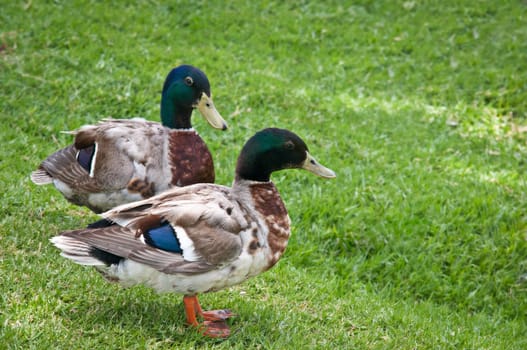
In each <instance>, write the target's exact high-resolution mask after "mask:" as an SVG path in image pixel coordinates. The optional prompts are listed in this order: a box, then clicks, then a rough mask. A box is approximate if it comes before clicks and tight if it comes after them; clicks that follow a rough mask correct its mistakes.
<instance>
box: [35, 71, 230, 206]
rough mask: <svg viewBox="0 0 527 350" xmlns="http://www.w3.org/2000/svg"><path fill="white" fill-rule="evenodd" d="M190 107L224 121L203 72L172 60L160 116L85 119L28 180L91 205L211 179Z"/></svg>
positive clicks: (218, 124)
mask: <svg viewBox="0 0 527 350" xmlns="http://www.w3.org/2000/svg"><path fill="white" fill-rule="evenodd" d="M194 108H198V110H199V111H200V112H201V114H202V115H203V116H204V117H205V118H206V119H207V121H208V122H209V123H210V125H211V126H212V127H214V128H218V129H222V130H225V129H226V128H227V124H226V123H225V121H224V120H223V118H222V117H221V115H220V114H219V113H218V111H217V110H216V108H215V107H214V103H213V102H212V99H211V93H210V84H209V80H208V79H207V76H206V75H205V73H203V72H202V71H201V70H199V69H198V68H196V67H193V66H189V65H182V66H179V67H177V68H174V69H173V70H172V71H171V72H170V73H169V74H168V76H167V78H166V80H165V83H164V85H163V92H162V96H161V121H162V124H159V123H156V122H149V121H146V120H144V119H141V118H134V119H106V120H103V121H101V122H99V123H98V124H96V125H85V126H83V127H81V128H80V129H78V130H76V131H73V132H72V133H73V134H74V135H75V142H74V143H73V145H70V146H68V147H66V148H63V149H61V150H59V151H57V152H56V153H53V154H52V155H50V156H49V157H48V158H47V159H46V160H44V161H43V162H42V164H40V166H39V168H38V170H36V171H34V172H33V173H32V174H31V180H32V181H33V182H34V183H35V184H37V185H46V184H51V183H52V184H54V185H55V187H56V188H57V189H58V190H59V191H60V192H61V193H62V194H63V195H64V197H65V198H66V199H67V200H69V201H70V202H72V203H74V204H77V205H81V206H86V207H88V208H90V209H91V210H93V211H94V212H96V213H100V212H103V211H106V210H109V209H111V208H113V207H115V206H117V205H120V204H124V203H130V202H133V201H137V200H141V199H144V198H148V197H151V196H153V195H154V194H156V193H160V192H162V191H164V190H166V189H168V188H170V187H172V186H186V185H190V184H194V183H206V182H210V183H213V182H214V176H215V175H214V165H213V161H212V156H211V154H210V152H209V150H208V148H207V145H206V144H205V142H204V141H203V140H202V139H201V137H200V136H199V135H198V133H197V132H196V131H195V130H194V129H193V128H192V125H191V123H190V118H191V115H192V111H193V109H194Z"/></svg>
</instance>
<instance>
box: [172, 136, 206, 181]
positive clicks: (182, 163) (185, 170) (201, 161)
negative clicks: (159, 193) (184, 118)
mask: <svg viewBox="0 0 527 350" xmlns="http://www.w3.org/2000/svg"><path fill="white" fill-rule="evenodd" d="M174 150H177V152H176V151H174ZM169 162H170V165H171V170H172V185H175V186H188V185H191V184H195V183H213V182H214V179H215V174H214V163H213V161H212V155H211V154H210V151H209V149H208V148H207V145H206V144H205V142H203V140H202V139H201V138H200V137H199V135H198V133H197V132H189V131H178V130H174V131H171V132H170V136H169Z"/></svg>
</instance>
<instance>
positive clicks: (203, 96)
mask: <svg viewBox="0 0 527 350" xmlns="http://www.w3.org/2000/svg"><path fill="white" fill-rule="evenodd" d="M194 108H197V109H198V110H199V111H200V113H201V114H202V115H203V117H204V118H205V119H206V120H207V121H208V122H209V124H210V125H211V126H212V127H214V128H217V129H222V130H225V129H227V123H226V122H225V120H223V118H222V117H221V115H220V114H219V113H218V111H217V110H216V107H214V103H213V102H212V98H211V93H210V83H209V79H208V78H207V76H206V75H205V73H203V72H202V71H201V70H199V69H198V68H196V67H193V66H190V65H182V66H179V67H176V68H174V69H172V71H171V72H170V73H169V74H168V76H167V77H166V79H165V83H164V85H163V93H162V95H161V122H162V123H163V125H165V126H166V127H169V128H175V129H189V128H191V127H192V124H191V122H190V117H191V116H192V111H193V109H194Z"/></svg>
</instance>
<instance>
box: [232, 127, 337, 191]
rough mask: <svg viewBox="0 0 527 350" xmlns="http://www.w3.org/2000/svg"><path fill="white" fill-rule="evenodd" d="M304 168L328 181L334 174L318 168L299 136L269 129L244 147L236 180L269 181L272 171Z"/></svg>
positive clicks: (258, 133) (260, 132)
mask: <svg viewBox="0 0 527 350" xmlns="http://www.w3.org/2000/svg"><path fill="white" fill-rule="evenodd" d="M294 168H302V169H305V170H308V171H310V172H312V173H314V174H316V175H318V176H321V177H325V178H333V177H335V173H334V172H333V170H331V169H328V168H326V167H324V166H322V165H321V164H319V163H318V162H317V161H316V160H315V158H313V156H311V155H310V154H309V152H308V149H307V146H306V144H305V142H304V141H303V140H302V139H301V138H300V137H298V135H296V134H294V133H292V132H291V131H288V130H285V129H277V128H268V129H264V130H262V131H259V132H257V133H256V134H255V135H254V136H253V137H251V138H250V139H249V140H248V141H247V142H246V143H245V146H243V149H242V151H241V153H240V156H239V157H238V164H237V166H236V179H244V180H253V181H269V179H270V176H271V173H272V172H273V171H277V170H282V169H294Z"/></svg>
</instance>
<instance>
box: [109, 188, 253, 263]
mask: <svg viewBox="0 0 527 350" xmlns="http://www.w3.org/2000/svg"><path fill="white" fill-rule="evenodd" d="M103 216H104V217H105V218H107V219H109V220H111V221H114V222H116V223H118V224H119V225H121V226H126V227H128V228H130V229H132V230H133V231H134V232H136V233H137V234H139V235H141V234H144V233H145V232H148V230H149V229H151V228H153V227H158V226H160V225H163V224H165V223H168V224H170V226H171V227H172V228H173V230H174V234H175V235H176V237H177V239H178V241H179V242H180V243H181V248H182V250H183V254H182V256H183V257H184V259H185V260H186V261H189V262H191V261H194V262H202V261H203V262H206V263H207V264H211V265H214V266H220V265H222V264H225V263H228V262H230V261H232V260H233V259H235V258H237V257H238V256H239V255H240V253H241V249H242V241H241V237H240V232H241V231H242V230H244V229H246V228H247V227H248V226H249V223H248V221H247V217H248V215H247V213H246V212H245V210H244V209H243V208H242V207H241V206H240V205H239V203H238V202H237V201H236V200H233V199H232V198H230V192H229V189H228V188H227V187H224V186H219V185H214V184H197V185H192V186H186V187H181V188H173V189H170V190H168V191H166V192H164V193H162V194H159V195H157V196H154V197H151V198H149V199H146V200H142V201H138V202H135V203H131V204H125V205H122V206H120V207H117V208H114V209H112V210H110V211H108V212H106V213H104V214H103ZM143 258H144V259H146V257H145V256H143ZM153 260H154V259H153V258H151V262H150V263H153Z"/></svg>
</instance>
